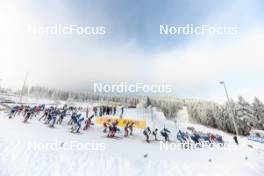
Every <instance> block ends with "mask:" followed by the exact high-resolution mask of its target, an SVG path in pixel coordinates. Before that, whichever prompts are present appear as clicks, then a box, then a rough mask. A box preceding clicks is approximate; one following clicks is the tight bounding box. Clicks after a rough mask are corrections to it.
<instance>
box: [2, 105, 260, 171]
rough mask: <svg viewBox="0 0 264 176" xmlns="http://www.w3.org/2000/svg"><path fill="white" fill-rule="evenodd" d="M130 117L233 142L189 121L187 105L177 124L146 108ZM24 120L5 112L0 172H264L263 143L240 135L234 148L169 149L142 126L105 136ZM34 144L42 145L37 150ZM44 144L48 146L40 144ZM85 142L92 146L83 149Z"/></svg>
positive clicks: (129, 112)
mask: <svg viewBox="0 0 264 176" xmlns="http://www.w3.org/2000/svg"><path fill="white" fill-rule="evenodd" d="M126 116H130V117H131V118H135V117H136V118H139V119H140V118H141V119H145V120H147V124H148V125H150V126H152V125H153V126H155V127H159V128H162V127H163V126H166V127H167V128H169V129H170V130H172V132H173V134H172V135H171V139H172V140H175V138H176V135H175V133H174V132H175V131H176V128H180V129H185V128H186V127H187V126H194V127H195V128H196V129H198V130H201V131H204V132H208V131H211V132H214V133H218V134H221V135H223V138H224V140H225V141H226V143H228V144H233V140H232V136H230V135H228V134H226V133H224V132H221V131H218V130H214V129H210V128H207V127H204V126H201V125H196V124H190V123H189V122H188V115H187V113H186V109H184V110H183V111H181V112H180V113H179V116H180V119H181V122H178V123H177V124H175V123H174V122H172V121H167V120H165V119H164V117H163V115H162V114H161V113H160V112H156V111H155V112H154V113H153V114H152V115H151V114H150V113H146V112H144V110H143V109H137V110H127V111H126ZM21 120H22V119H21V117H16V118H15V119H11V120H10V119H8V118H7V115H6V114H5V113H4V112H0V176H14V175H19V176H28V175H33V176H72V175H77V176H82V175H94V176H97V175H98V176H101V175H107V176H112V175H113V176H118V175H122V176H123V175H125V176H134V175H137V176H138V175H139V176H140V175H142V176H143V175H144V176H145V175H151V176H154V175H155V176H156V175H160V176H170V175H171V176H175V175H177V176H193V175H195V176H218V175H219V176H230V175H232V176H262V175H263V173H264V152H263V145H258V146H257V145H256V146H257V147H259V150H258V151H257V150H255V149H252V148H249V147H248V146H247V141H246V139H240V141H241V143H242V144H241V145H240V146H239V147H237V148H235V149H233V148H232V149H231V148H227V149H226V150H223V149H222V150H217V149H214V150H210V149H207V150H202V149H197V150H184V149H181V150H169V151H165V150H161V149H160V143H159V142H152V143H150V144H147V143H146V142H145V141H144V137H143V135H142V134H141V133H142V131H141V130H137V131H136V134H135V135H134V136H132V137H129V138H126V139H121V140H117V139H109V138H105V137H103V136H104V134H103V133H102V132H101V131H102V128H101V127H100V126H95V127H93V128H91V129H89V130H88V131H82V132H81V134H72V133H70V132H69V131H70V130H69V128H68V126H67V125H66V124H65V123H64V124H62V125H61V126H56V127H55V128H49V127H47V126H46V125H44V124H43V123H42V122H39V121H37V120H35V119H33V120H31V121H30V122H29V123H27V124H25V123H22V122H21ZM122 135H123V134H122V133H120V134H119V136H122ZM34 144H36V146H38V147H39V148H34V147H33V145H34ZM44 144H45V145H49V147H46V148H41V146H42V145H44ZM68 144H72V145H71V147H72V149H69V148H68V149H67V150H66V149H65V148H66V146H70V145H68ZM50 145H53V147H50ZM77 145H79V146H81V145H82V149H80V150H79V149H77V148H78V147H77ZM84 145H87V146H88V148H83V146H84ZM91 147H93V148H91ZM62 148H64V149H65V150H62ZM92 149H97V150H92ZM146 154H147V157H144V155H146Z"/></svg>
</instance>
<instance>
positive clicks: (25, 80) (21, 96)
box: [20, 72, 28, 104]
mask: <svg viewBox="0 0 264 176" xmlns="http://www.w3.org/2000/svg"><path fill="white" fill-rule="evenodd" d="M27 78H28V72H27V73H26V76H25V79H24V82H23V86H22V89H21V93H20V103H21V104H22V98H23V91H24V89H25V86H26V82H27Z"/></svg>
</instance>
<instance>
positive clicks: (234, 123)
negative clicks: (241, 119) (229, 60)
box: [220, 81, 238, 137]
mask: <svg viewBox="0 0 264 176" xmlns="http://www.w3.org/2000/svg"><path fill="white" fill-rule="evenodd" d="M220 84H222V85H223V87H224V89H225V94H226V98H227V102H228V103H227V104H228V106H229V109H230V110H231V112H232V116H231V118H232V122H233V125H234V127H235V131H236V136H237V137H238V130H237V125H236V122H235V112H234V109H233V108H232V107H231V101H230V98H229V95H228V92H227V88H226V84H225V82H224V81H221V82H220Z"/></svg>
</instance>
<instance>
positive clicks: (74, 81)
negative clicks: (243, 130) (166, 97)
mask: <svg viewBox="0 0 264 176" xmlns="http://www.w3.org/2000/svg"><path fill="white" fill-rule="evenodd" d="M263 7H264V2H263V1H261V0H258V1H257V0H234V1H230V0H223V1H216V0H215V1H214V0H213V1H212V0H202V1H195V0H192V1H191V0H185V1H178V0H163V1H160V0H152V1H149V0H148V1H147V0H145V1H142V0H135V1H128V0H111V1H109V0H101V1H100V0H86V1H84V0H75V1H72V0H55V1H54V0H47V1H40V0H39V1H33V0H24V1H20V0H13V1H1V2H0V26H1V28H0V29H1V33H0V35H1V36H0V37H1V39H2V40H1V41H0V47H1V49H2V52H0V57H1V65H0V70H1V71H0V78H2V79H3V81H2V82H1V84H2V85H3V86H6V87H12V88H14V89H19V88H20V87H21V84H22V81H21V80H23V77H24V75H25V73H26V72H29V73H30V76H29V83H28V84H29V85H35V84H37V85H44V86H49V87H55V88H62V89H68V90H75V91H85V90H89V89H90V88H91V83H92V82H93V81H107V82H119V81H128V82H139V81H140V82H157V83H167V84H172V85H173V86H174V92H173V95H175V96H178V97H189V98H203V99H212V100H223V94H222V93H223V91H222V89H221V87H219V85H218V84H217V83H218V82H219V81H220V80H225V81H226V82H227V83H228V86H229V87H230V91H231V92H233V96H234V97H236V96H238V95H244V96H245V97H248V98H252V97H253V96H255V95H256V96H259V97H263V99H264V94H263V93H262V90H263V89H264V84H263V83H262V81H261V80H262V79H263V76H262V75H263V74H262V70H263V67H262V65H263V64H264V61H263V57H264V55H263V54H262V51H263V49H264V48H263V46H264V44H263V41H264V40H263V32H262V31H263V17H264V12H263ZM54 24H64V25H71V24H76V25H80V26H105V27H106V35H103V36H77V35H69V36H64V35H58V36H46V35H40V36H35V35H33V34H32V33H30V32H29V31H28V25H38V26H49V25H54ZM162 24H163V25H166V24H167V25H175V26H184V25H186V24H194V25H203V24H206V25H212V26H236V27H238V29H239V30H238V34H237V35H235V36H208V35H203V36H196V35H189V36H186V35H177V36H174V35H160V34H159V26H160V25H162ZM14 70H15V71H14Z"/></svg>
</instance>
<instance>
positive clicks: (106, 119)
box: [95, 117, 146, 128]
mask: <svg viewBox="0 0 264 176" xmlns="http://www.w3.org/2000/svg"><path fill="white" fill-rule="evenodd" d="M116 120H118V125H117V126H119V127H125V125H126V124H127V123H128V122H129V123H131V122H133V123H134V126H133V127H134V128H146V121H145V120H133V119H127V118H122V119H120V118H116V117H96V119H95V122H96V124H104V123H105V122H108V123H112V122H114V121H116Z"/></svg>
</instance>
